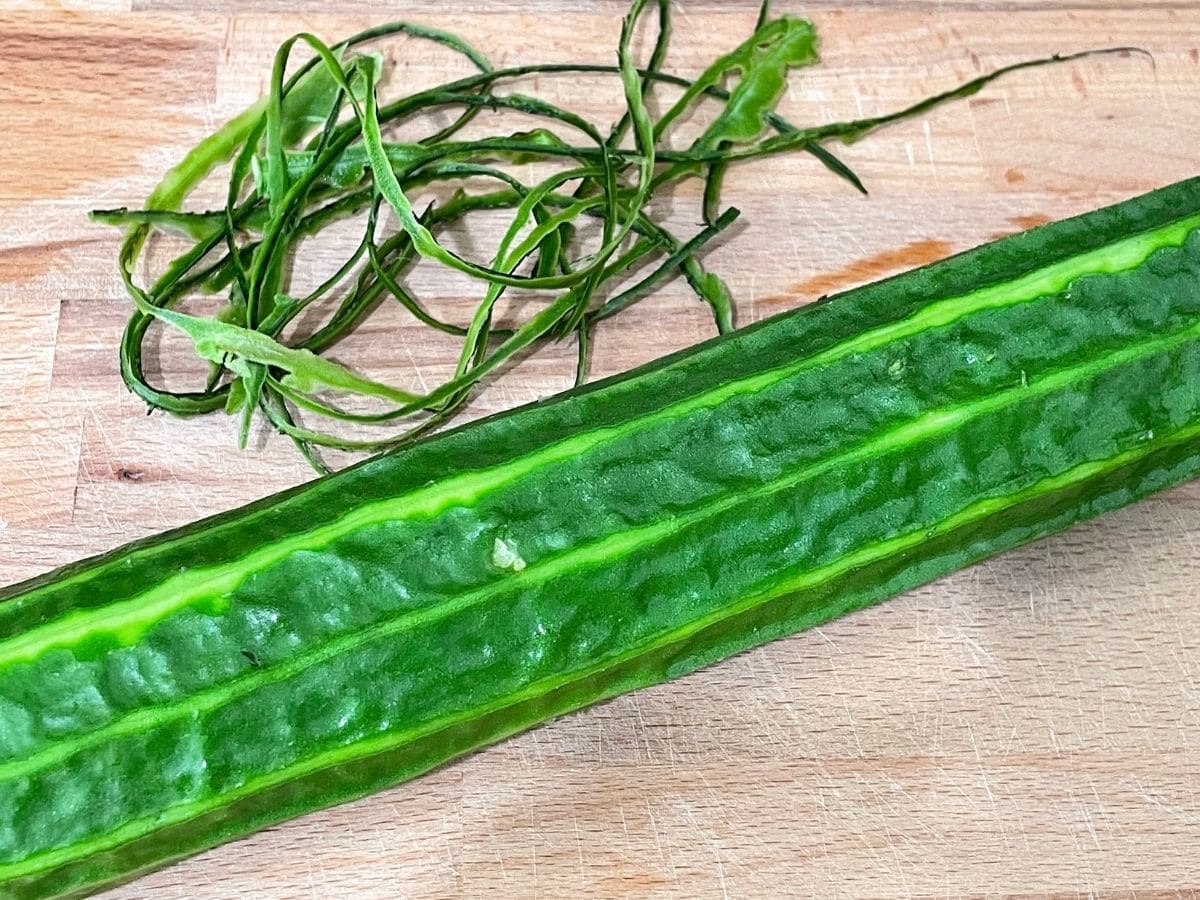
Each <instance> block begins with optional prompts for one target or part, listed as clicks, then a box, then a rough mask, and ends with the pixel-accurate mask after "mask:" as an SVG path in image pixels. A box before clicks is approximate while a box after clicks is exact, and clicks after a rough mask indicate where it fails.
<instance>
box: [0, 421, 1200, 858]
mask: <svg viewBox="0 0 1200 900" xmlns="http://www.w3.org/2000/svg"><path fill="white" fill-rule="evenodd" d="M1197 437H1200V423H1194V424H1192V425H1189V426H1185V427H1183V428H1180V429H1177V430H1175V431H1173V432H1171V433H1169V434H1168V435H1166V436H1164V437H1159V438H1156V439H1151V440H1148V441H1145V442H1143V443H1142V444H1141V445H1139V446H1137V447H1134V448H1131V449H1128V450H1125V451H1122V452H1120V453H1117V454H1114V455H1112V456H1109V457H1106V458H1103V459H1098V460H1091V461H1088V462H1084V463H1081V464H1078V465H1076V466H1073V467H1072V468H1071V469H1068V470H1067V471H1065V472H1061V473H1059V474H1057V475H1053V476H1049V477H1047V478H1043V479H1041V480H1039V481H1038V482H1035V483H1034V484H1032V485H1029V486H1026V487H1024V488H1022V489H1020V490H1017V491H1013V492H1011V493H1008V494H1001V495H997V496H993V497H988V498H984V499H981V500H979V501H976V502H975V503H972V504H970V505H969V506H967V507H966V508H964V509H962V510H960V511H959V512H958V513H955V514H953V515H951V516H949V517H947V518H945V519H943V520H942V521H940V522H938V523H935V524H933V525H932V526H931V525H924V526H922V527H920V528H917V529H914V530H912V531H909V532H906V533H904V534H901V535H896V536H893V537H891V538H888V539H886V540H883V541H879V542H876V543H874V544H870V545H867V546H865V547H861V548H859V549H857V550H855V551H852V552H851V553H848V554H845V555H844V556H842V557H839V558H838V559H836V560H833V561H831V562H830V563H827V564H825V565H823V566H820V567H818V568H816V569H813V570H810V571H808V572H804V573H800V574H797V575H792V576H788V577H784V578H782V579H780V580H779V581H778V582H776V583H775V584H774V585H771V586H770V587H768V588H765V589H764V590H763V591H762V592H760V593H756V594H753V595H751V596H750V597H747V598H745V599H743V600H741V601H738V602H735V603H732V604H729V605H727V606H725V607H722V608H721V609H719V610H716V611H714V612H712V613H709V614H707V615H705V616H701V617H698V618H697V619H694V620H692V621H690V622H687V623H685V624H683V625H681V626H680V627H678V628H676V629H673V630H672V631H669V632H666V633H663V634H660V635H656V636H655V637H654V638H653V639H651V640H647V641H644V642H642V643H640V644H638V645H636V646H634V647H631V648H629V649H628V650H626V651H624V652H622V653H617V654H610V655H608V656H606V657H605V658H603V659H601V660H598V661H597V662H596V663H594V664H593V665H591V666H585V667H581V668H578V669H575V670H572V671H570V672H566V673H560V674H556V675H554V676H551V677H549V678H546V679H542V680H539V681H536V682H532V683H530V684H527V685H525V686H523V687H522V688H520V689H519V690H517V691H513V692H510V693H509V694H506V695H503V696H501V697H498V698H494V699H493V700H490V701H488V702H487V703H485V704H480V705H479V706H476V707H472V708H470V709H465V710H457V711H455V712H454V713H450V714H447V715H444V716H441V717H438V718H436V719H433V720H430V721H427V722H424V723H422V724H421V725H420V726H417V727H414V728H411V729H404V730H401V731H396V732H390V733H387V734H383V735H378V736H375V737H372V738H366V739H360V740H357V741H354V742H352V743H349V744H346V745H344V746H341V747H336V748H333V749H330V750H326V751H324V752H322V753H319V754H316V755H314V756H311V757H308V758H306V759H305V760H303V761H302V762H298V763H294V764H292V765H290V766H286V767H283V768H281V769H278V770H276V771H273V772H271V773H269V774H268V775H263V776H259V777H257V778H254V779H251V780H249V781H247V782H246V783H245V784H244V785H242V786H241V787H240V788H238V789H237V790H234V791H228V792H225V793H224V794H220V795H214V796H211V797H207V798H205V799H204V800H201V801H195V802H193V803H188V804H179V805H177V806H175V807H173V808H172V809H168V810H164V811H161V812H159V813H157V814H155V815H154V816H147V817H143V818H141V819H139V820H135V821H133V822H129V823H127V824H126V825H125V826H122V827H121V828H119V829H117V830H115V831H113V832H110V833H108V834H106V835H102V836H100V837H97V838H94V839H92V840H89V841H85V842H80V843H78V844H75V845H69V846H66V847H58V848H54V849H52V850H47V851H43V852H41V853H37V854H34V855H32V856H29V857H27V858H26V859H24V860H21V861H19V862H16V863H9V864H4V865H0V878H8V879H12V878H18V877H24V876H29V875H36V874H38V873H39V872H44V871H46V870H48V869H51V868H53V867H55V866H58V865H62V864H64V863H69V862H71V861H74V860H78V859H82V858H86V857H87V856H88V855H90V854H92V853H95V852H102V851H104V850H107V849H111V848H113V847H117V846H120V845H121V844H123V843H126V842H127V841H130V840H134V839H136V838H138V837H140V836H142V835H144V834H146V833H149V831H150V830H152V829H156V828H160V827H162V826H166V825H171V824H178V823H181V822H186V821H188V820H190V819H193V818H196V817H198V816H201V815H203V814H205V813H206V812H210V811H212V810H215V809H218V808H220V807H221V806H224V805H226V804H227V803H230V802H233V801H236V800H239V799H243V798H245V797H248V796H252V795H254V794H256V793H260V792H262V791H265V790H268V789H270V788H272V787H275V786H277V785H279V784H282V783H285V782H287V781H290V780H292V779H293V778H295V777H300V776H304V775H307V774H311V773H313V772H317V771H321V770H323V769H328V768H331V767H333V766H337V765H340V764H343V763H346V762H349V761H352V760H355V759H363V758H367V757H370V756H373V755H376V754H379V753H383V752H386V751H387V750H390V749H393V748H395V747H397V746H400V745H403V744H405V743H409V742H411V741H415V740H419V739H421V738H424V737H427V736H430V735H433V734H436V733H438V732H440V731H444V730H446V729H448V728H450V727H452V726H454V725H455V724H459V723H461V722H465V721H469V720H471V719H473V718H477V717H480V716H482V715H485V714H487V713H489V712H494V711H498V710H503V709H507V708H511V707H516V706H519V704H520V703H521V702H523V701H525V700H528V699H533V698H536V697H539V696H541V695H543V694H546V693H548V692H551V691H553V690H556V689H559V688H561V687H563V686H564V685H569V684H571V683H573V682H575V681H580V680H583V679H585V678H588V677H590V676H592V675H595V674H597V673H600V672H603V671H605V670H606V669H610V668H614V667H616V666H617V665H619V664H621V663H623V662H626V661H629V660H632V659H636V658H637V657H639V656H642V655H645V654H647V653H650V652H652V651H653V650H655V649H657V648H661V647H665V646H669V645H671V644H675V643H680V642H682V641H684V640H686V639H687V638H688V637H690V636H692V635H694V634H697V633H699V632H701V631H703V630H704V629H707V628H709V627H711V626H713V625H715V624H718V623H720V622H722V621H725V620H728V619H732V618H734V617H736V616H738V615H740V614H742V613H745V612H746V611H748V610H751V609H753V608H754V607H756V606H760V605H764V604H766V603H769V602H771V601H772V600H776V599H779V598H781V597H784V596H787V595H789V594H795V593H798V592H801V591H804V590H811V589H815V588H817V587H819V586H821V585H822V584H824V583H826V582H829V581H832V580H833V579H835V578H837V577H838V576H839V575H842V574H845V573H847V572H849V571H851V570H853V569H855V568H858V567H861V566H865V565H869V564H871V563H875V562H879V561H881V560H883V559H886V558H888V557H891V556H895V555H897V554H900V553H903V552H905V551H907V550H910V549H913V548H914V547H917V546H919V545H920V544H921V543H923V542H925V541H928V540H930V539H931V537H933V536H934V535H936V534H944V533H947V532H952V531H954V530H957V529H959V528H963V527H966V526H968V525H970V524H972V523H974V522H977V521H981V520H984V519H987V518H989V517H991V516H993V515H995V514H996V513H998V512H1000V511H1003V510H1005V509H1009V508H1012V507H1015V506H1018V505H1020V504H1021V503H1024V502H1026V501H1029V500H1032V499H1036V498H1038V497H1042V496H1049V495H1052V494H1054V493H1055V492H1056V491H1060V490H1065V489H1067V488H1069V487H1071V486H1073V485H1075V484H1079V483H1083V482H1085V481H1087V480H1089V479H1092V478H1095V477H1098V476H1099V475H1102V474H1104V473H1105V472H1110V471H1117V470H1119V469H1121V468H1123V467H1125V466H1127V465H1130V464H1132V463H1134V462H1137V461H1139V460H1142V459H1145V458H1147V457H1150V456H1152V455H1153V454H1154V453H1157V452H1159V451H1161V450H1163V449H1165V448H1169V447H1173V446H1177V445H1179V444H1183V443H1186V442H1188V441H1190V440H1192V439H1195V438H1197ZM589 702H593V701H589ZM562 711H563V712H565V711H568V710H565V709H564V710H562ZM522 727H523V726H521V725H520V724H518V725H517V726H515V727H514V729H513V730H514V731H517V730H521V728H522ZM502 736H503V734H498V735H496V737H502ZM147 826H150V827H147ZM81 849H82V850H83V851H84V852H83V853H78V852H74V851H78V850H81Z"/></svg>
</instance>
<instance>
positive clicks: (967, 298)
mask: <svg viewBox="0 0 1200 900" xmlns="http://www.w3.org/2000/svg"><path fill="white" fill-rule="evenodd" d="M1197 228H1200V213H1197V214H1193V215H1190V216H1187V217H1185V218H1182V219H1179V220H1177V221H1175V222H1171V223H1168V224H1166V225H1163V226H1160V227H1158V228H1154V229H1150V230H1147V231H1143V232H1140V233H1137V234H1133V235H1129V236H1127V237H1124V238H1122V239H1120V240H1118V241H1115V242H1112V243H1110V244H1106V245H1103V246H1101V247H1098V248H1096V249H1093V250H1089V251H1087V252H1085V253H1082V254H1078V255H1074V256H1068V257H1066V258H1063V259H1060V260H1057V261H1055V262H1053V263H1051V264H1049V265H1046V266H1043V267H1042V268H1038V269H1034V270H1031V271H1030V272H1028V273H1027V274H1025V275H1023V276H1020V277H1018V278H1015V279H1011V280H1009V281H1004V282H1000V283H997V284H992V285H986V286H982V287H979V288H976V289H975V290H973V291H971V292H968V293H966V294H962V295H958V296H954V297H949V298H945V299H942V300H936V301H932V302H930V303H928V304H926V305H925V306H923V307H921V308H919V309H918V310H916V311H915V312H914V313H913V314H912V315H910V316H907V317H905V318H902V319H899V320H896V321H894V322H889V323H886V324H884V325H882V326H879V327H877V328H873V329H870V330H868V331H865V332H862V333H860V334H856V335H854V336H853V337H851V338H848V339H846V340H844V341H841V342H839V343H837V344H834V345H833V346H831V347H828V348H826V349H824V350H822V351H820V352H818V353H816V354H814V355H812V356H809V357H805V358H802V359H800V360H797V361H796V362H793V363H789V364H785V365H782V366H777V367H775V368H771V369H766V370H764V371H761V372H755V373H753V374H750V375H747V376H744V377H742V378H739V379H736V380H734V381H731V382H728V383H727V384H724V385H721V386H719V387H716V388H712V389H709V390H707V391H704V392H702V393H699V394H695V395H692V396H690V397H688V398H686V399H684V400H680V401H677V402H676V403H673V404H670V405H667V406H664V407H660V408H658V409H656V410H654V411H653V412H651V413H648V414H645V415H642V416H639V417H637V418H635V419H630V420H626V421H624V422H621V423H618V424H615V425H610V426H605V427H603V428H599V429H593V430H589V431H583V432H580V433H578V434H575V435H572V436H570V437H568V438H565V439H563V440H560V441H558V442H557V443H555V444H551V445H548V446H546V447H544V448H542V449H541V450H539V451H537V452H535V453H531V454H528V455H526V456H524V457H519V458H517V459H515V460H511V461H509V462H507V463H503V464H500V465H498V466H493V467H491V468H489V469H480V470H474V471H469V472H466V473H463V474H462V475H457V476H453V477H451V478H449V479H446V480H445V481H443V482H440V483H438V484H435V485H429V486H426V487H422V488H417V489H415V490H411V491H408V492H405V493H402V494H399V495H397V496H395V497H389V498H386V499H382V500H377V501H373V502H371V503H368V504H366V505H365V506H363V507H361V508H358V509H355V510H353V511H351V512H349V513H347V514H345V515H344V516H342V517H340V518H338V519H335V520H334V521H332V522H329V523H326V524H323V525H319V526H316V527H315V528H311V529H308V530H307V531H303V532H299V533H297V534H296V535H294V536H293V537H291V538H289V539H288V540H281V541H277V542H275V543H274V544H271V545H268V546H266V547H263V548H261V549H259V550H257V551H255V552H252V553H248V554H246V555H245V556H242V557H239V558H237V559H236V560H231V561H228V562H225V563H222V564H220V565H218V566H213V567H210V568H209V569H208V570H192V571H188V572H186V573H181V574H178V575H175V576H172V578H170V579H167V580H164V581H163V582H161V583H160V584H158V585H156V586H155V587H153V588H151V589H150V590H148V591H145V592H142V593H140V594H135V595H133V596H131V597H128V598H125V599H123V600H118V601H114V602H113V603H111V604H108V605H106V606H102V607H96V608H91V609H85V610H79V611H76V612H73V613H67V614H65V615H63V616H60V617H58V618H57V619H52V620H50V621H49V622H47V623H45V624H44V625H41V626H39V627H37V628H34V629H30V630H29V631H27V632H25V633H23V634H21V635H17V636H14V637H10V638H8V639H6V640H4V641H0V667H5V666H8V665H12V664H15V663H19V662H27V661H29V660H31V659H35V658H37V657H38V656H39V655H40V654H41V653H44V652H46V651H48V650H51V649H56V648H61V647H69V646H73V645H74V644H75V643H77V642H78V641H79V640H81V639H82V638H83V637H85V636H94V635H95V634H96V633H97V631H101V630H102V631H103V632H104V633H106V634H107V635H109V636H111V637H112V638H113V639H115V640H116V641H117V642H118V643H120V644H129V643H132V642H134V641H136V640H137V639H138V638H139V637H140V636H141V635H142V634H144V633H145V631H146V630H147V629H149V628H150V627H152V626H153V625H154V624H156V623H158V622H160V621H162V620H164V619H165V618H167V617H169V616H170V615H171V614H172V613H174V612H177V611H179V610H181V609H184V608H187V607H189V606H192V605H193V604H197V603H204V604H205V608H207V609H210V610H213V611H215V612H219V611H220V609H221V608H222V604H223V602H224V601H223V598H222V596H221V595H222V594H224V593H227V592H229V591H232V590H233V589H235V588H236V587H237V585H238V584H239V583H240V581H241V580H242V578H243V577H244V575H245V573H246V572H248V571H253V570H255V569H257V568H262V567H265V566H269V565H272V564H273V563H275V562H278V561H280V560H281V559H283V558H285V557H286V556H288V555H289V554H291V553H293V552H297V551H300V550H311V549H316V548H319V547H322V546H325V545H326V544H328V543H329V542H331V541H333V540H336V539H337V538H338V537H340V536H342V535H345V534H348V533H351V532H353V531H355V530H357V529H360V528H363V527H366V526H368V525H371V524H376V523H380V522H385V521H394V520H397V519H409V518H412V519H415V518H419V517H422V516H430V517H432V516H436V515H437V514H439V513H440V512H443V511H444V510H445V509H447V508H448V507H450V506H453V505H468V506H469V505H472V504H473V503H476V502H478V501H479V500H480V499H481V498H482V497H483V496H485V495H486V494H487V493H489V492H491V491H493V490H496V489H497V488H499V487H501V486H503V485H506V484H509V483H511V482H513V481H515V480H517V479H519V478H522V477H524V476H526V475H529V474H530V473H532V472H534V471H536V470H537V469H538V468H540V467H541V466H542V465H544V464H549V463H553V462H558V461H562V460H565V459H569V458H571V457H573V456H576V455H579V454H580V453H583V452H586V451H587V450H589V449H591V448H592V447H594V446H596V445H597V444H599V443H602V442H604V441H605V440H607V439H610V438H616V437H620V436H623V435H626V434H631V433H634V432H636V431H638V430H640V429H644V428H647V427H651V426H653V425H654V424H656V423H658V422H661V421H666V420H670V419H672V418H675V417H678V416H682V415H685V414H687V413H689V412H692V411H695V410H698V409H703V408H709V407H712V406H716V405H718V404H719V403H721V402H723V401H725V400H727V399H729V398H730V397H733V396H737V395H741V394H745V393H751V392H753V391H756V390H761V389H763V388H765V387H768V386H770V385H772V384H775V383H777V382H779V381H782V380H784V379H786V378H789V377H791V376H792V375H795V374H798V373H800V372H803V371H805V370H807V369H811V368H815V367H818V366H824V365H829V364H831V363H833V362H836V361H837V360H838V359H842V358H844V357H846V356H848V355H850V354H852V353H855V352H862V351H865V350H869V349H878V348H879V347H882V346H886V345H887V344H889V343H891V342H894V341H896V340H899V339H901V338H903V337H907V336H911V335H913V334H916V333H919V332H922V331H925V330H928V329H932V328H936V327H941V326H945V325H948V324H950V323H952V322H954V321H957V320H958V319H961V318H963V317H964V316H968V315H971V314H973V313H975V312H978V311H981V310H983V309H987V308H990V307H996V306H1009V305H1016V304H1019V303H1025V302H1031V301H1034V300H1037V299H1039V298H1041V297H1045V296H1048V295H1052V294H1054V293H1057V292H1059V291H1062V290H1064V289H1066V288H1067V287H1069V286H1070V284H1071V283H1072V282H1074V281H1075V280H1077V279H1079V278H1083V277H1086V276H1089V275H1100V274H1116V273H1118V272H1122V271H1129V270H1132V269H1136V268H1138V267H1139V266H1140V265H1142V264H1143V263H1144V262H1145V261H1146V260H1147V259H1148V258H1149V257H1150V256H1151V255H1152V254H1153V253H1154V252H1155V251H1157V250H1159V249H1163V248H1166V247H1178V246H1181V245H1182V244H1183V243H1184V242H1185V241H1186V240H1187V238H1188V236H1189V235H1190V234H1191V233H1192V232H1194V231H1195V230H1196V229H1197ZM89 574H91V573H89V572H83V573H79V575H77V576H76V577H79V578H86V577H88V575H89ZM51 587H53V586H52V585H48V586H45V587H43V588H40V589H35V591H32V592H30V593H31V594H36V593H37V592H38V591H39V590H42V591H44V590H47V589H50V588H51ZM24 599H27V600H28V601H29V602H32V600H31V599H30V598H28V597H27V598H24Z"/></svg>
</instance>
